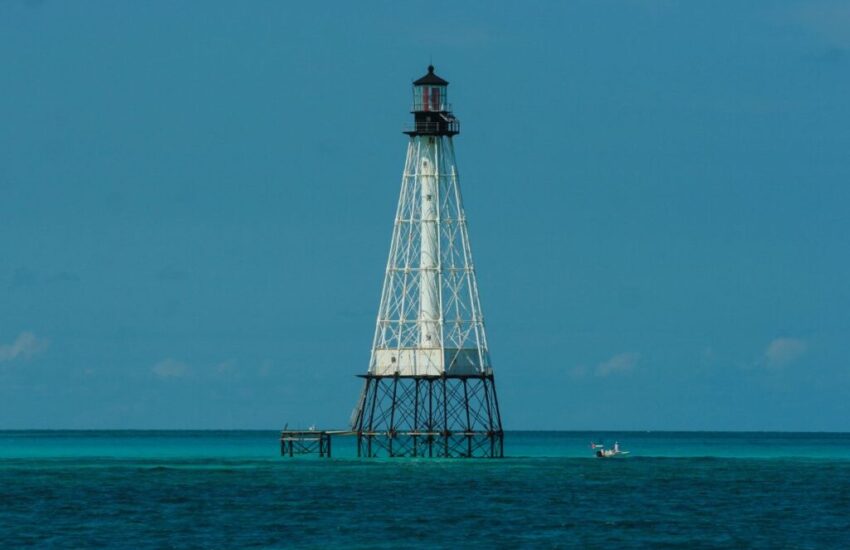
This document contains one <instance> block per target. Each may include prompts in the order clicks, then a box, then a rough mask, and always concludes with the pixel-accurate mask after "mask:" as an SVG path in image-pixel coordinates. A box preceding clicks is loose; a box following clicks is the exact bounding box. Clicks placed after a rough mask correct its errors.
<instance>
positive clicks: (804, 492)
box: [0, 432, 850, 548]
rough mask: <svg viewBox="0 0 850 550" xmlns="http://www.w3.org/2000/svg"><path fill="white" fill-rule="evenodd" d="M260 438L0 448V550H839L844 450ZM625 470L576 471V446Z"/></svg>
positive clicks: (846, 532)
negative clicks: (421, 452)
mask: <svg viewBox="0 0 850 550" xmlns="http://www.w3.org/2000/svg"><path fill="white" fill-rule="evenodd" d="M276 436H277V434H276V433H274V432H0V541H2V546H3V547H10V548H13V547H25V546H37V547H63V548H84V547H85V548H89V547H98V548H163V547H177V548H195V547H197V548H243V547H263V548H283V547H312V548H320V547H329V546H341V547H387V548H391V547H401V546H411V545H416V546H430V547H433V546H436V547H450V546H451V547H457V546H465V547H466V546H476V547H492V546H497V547H514V546H525V547H537V546H540V547H573V546H585V547H602V546H609V545H616V546H617V547H627V548H633V547H647V546H652V547H682V546H688V547H697V548H740V547H753V548H778V547H798V548H824V547H839V548H845V547H850V435H847V434H813V435H809V434H706V433H640V434H639V433H616V434H614V433H610V434H600V433H593V434H590V433H577V432H558V433H553V432H549V433H542V432H541V433H535V432H524V433H523V432H520V433H509V434H508V435H507V437H506V451H507V452H508V454H510V455H511V456H512V457H511V458H506V459H503V460H463V459H458V460H427V459H419V460H413V459H392V460H357V459H355V458H353V457H351V450H352V447H350V446H348V445H347V444H345V443H344V442H343V441H335V443H334V445H335V447H334V450H335V451H336V452H337V454H338V455H339V458H335V459H332V460H319V459H317V458H314V459H309V458H302V459H295V460H292V459H283V458H280V457H279V456H277V454H276V453H277V442H276ZM600 438H603V439H606V440H607V441H610V442H613V441H614V440H618V441H619V442H620V444H621V446H622V447H623V448H627V449H630V450H631V451H632V452H633V454H632V455H631V456H629V457H628V458H625V459H617V460H599V459H595V458H592V457H591V452H590V450H589V449H588V443H589V441H590V439H597V440H598V439H600Z"/></svg>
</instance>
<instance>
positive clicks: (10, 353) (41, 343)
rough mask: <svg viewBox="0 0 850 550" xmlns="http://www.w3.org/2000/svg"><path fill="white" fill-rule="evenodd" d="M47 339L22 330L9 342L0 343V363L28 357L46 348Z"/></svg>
mask: <svg viewBox="0 0 850 550" xmlns="http://www.w3.org/2000/svg"><path fill="white" fill-rule="evenodd" d="M47 345H48V340H47V339H46V338H39V337H37V336H36V335H35V334H33V333H32V332H22V333H20V334H19V335H18V337H17V338H16V339H15V341H14V342H12V343H11V344H5V345H0V363H2V362H4V361H14V360H15V359H18V358H21V359H29V358H31V357H34V356H35V355H38V354H39V353H41V352H43V351H44V350H46V349H47Z"/></svg>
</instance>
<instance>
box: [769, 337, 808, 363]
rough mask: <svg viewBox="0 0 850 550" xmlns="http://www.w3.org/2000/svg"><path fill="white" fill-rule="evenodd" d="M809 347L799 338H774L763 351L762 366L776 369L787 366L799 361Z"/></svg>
mask: <svg viewBox="0 0 850 550" xmlns="http://www.w3.org/2000/svg"><path fill="white" fill-rule="evenodd" d="M808 348H809V345H808V344H807V343H806V341H805V340H802V339H800V338H776V339H775V340H773V341H772V342H771V343H770V344H768V345H767V348H766V349H765V350H764V364H765V365H766V366H768V367H772V368H777V367H784V366H786V365H789V364H791V363H793V362H794V361H796V360H797V359H799V358H800V357H801V356H802V355H803V354H804V353H806V350H807V349H808Z"/></svg>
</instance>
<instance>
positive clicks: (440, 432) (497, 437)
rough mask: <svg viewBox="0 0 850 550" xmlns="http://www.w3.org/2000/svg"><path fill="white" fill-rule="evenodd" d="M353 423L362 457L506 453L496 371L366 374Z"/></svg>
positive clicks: (473, 455)
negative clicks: (431, 374) (418, 374)
mask: <svg viewBox="0 0 850 550" xmlns="http://www.w3.org/2000/svg"><path fill="white" fill-rule="evenodd" d="M362 378H364V379H365V387H364V389H363V393H362V394H361V398H360V399H361V402H360V403H359V406H358V407H357V409H356V410H357V411H358V412H357V416H356V417H355V419H354V425H353V426H352V427H353V429H354V431H355V432H356V434H357V456H361V457H443V458H454V457H470V458H472V457H478V458H501V457H502V456H504V432H503V431H502V420H501V415H500V413H499V400H498V398H497V396H496V385H495V383H494V380H493V374H492V373H489V374H474V375H455V376H452V375H446V374H444V375H441V376H375V375H371V374H366V375H362Z"/></svg>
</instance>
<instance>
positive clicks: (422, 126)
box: [403, 118, 460, 133]
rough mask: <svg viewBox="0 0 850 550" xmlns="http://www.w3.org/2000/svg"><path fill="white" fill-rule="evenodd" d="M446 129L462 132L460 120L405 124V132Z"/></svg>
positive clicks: (426, 131)
mask: <svg viewBox="0 0 850 550" xmlns="http://www.w3.org/2000/svg"><path fill="white" fill-rule="evenodd" d="M442 130H446V131H449V132H452V133H460V121H459V120H458V119H456V118H454V119H451V120H436V121H430V122H426V121H417V122H412V123H410V122H409V123H407V124H405V125H404V130H403V131H404V132H424V133H428V132H439V131H442Z"/></svg>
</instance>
